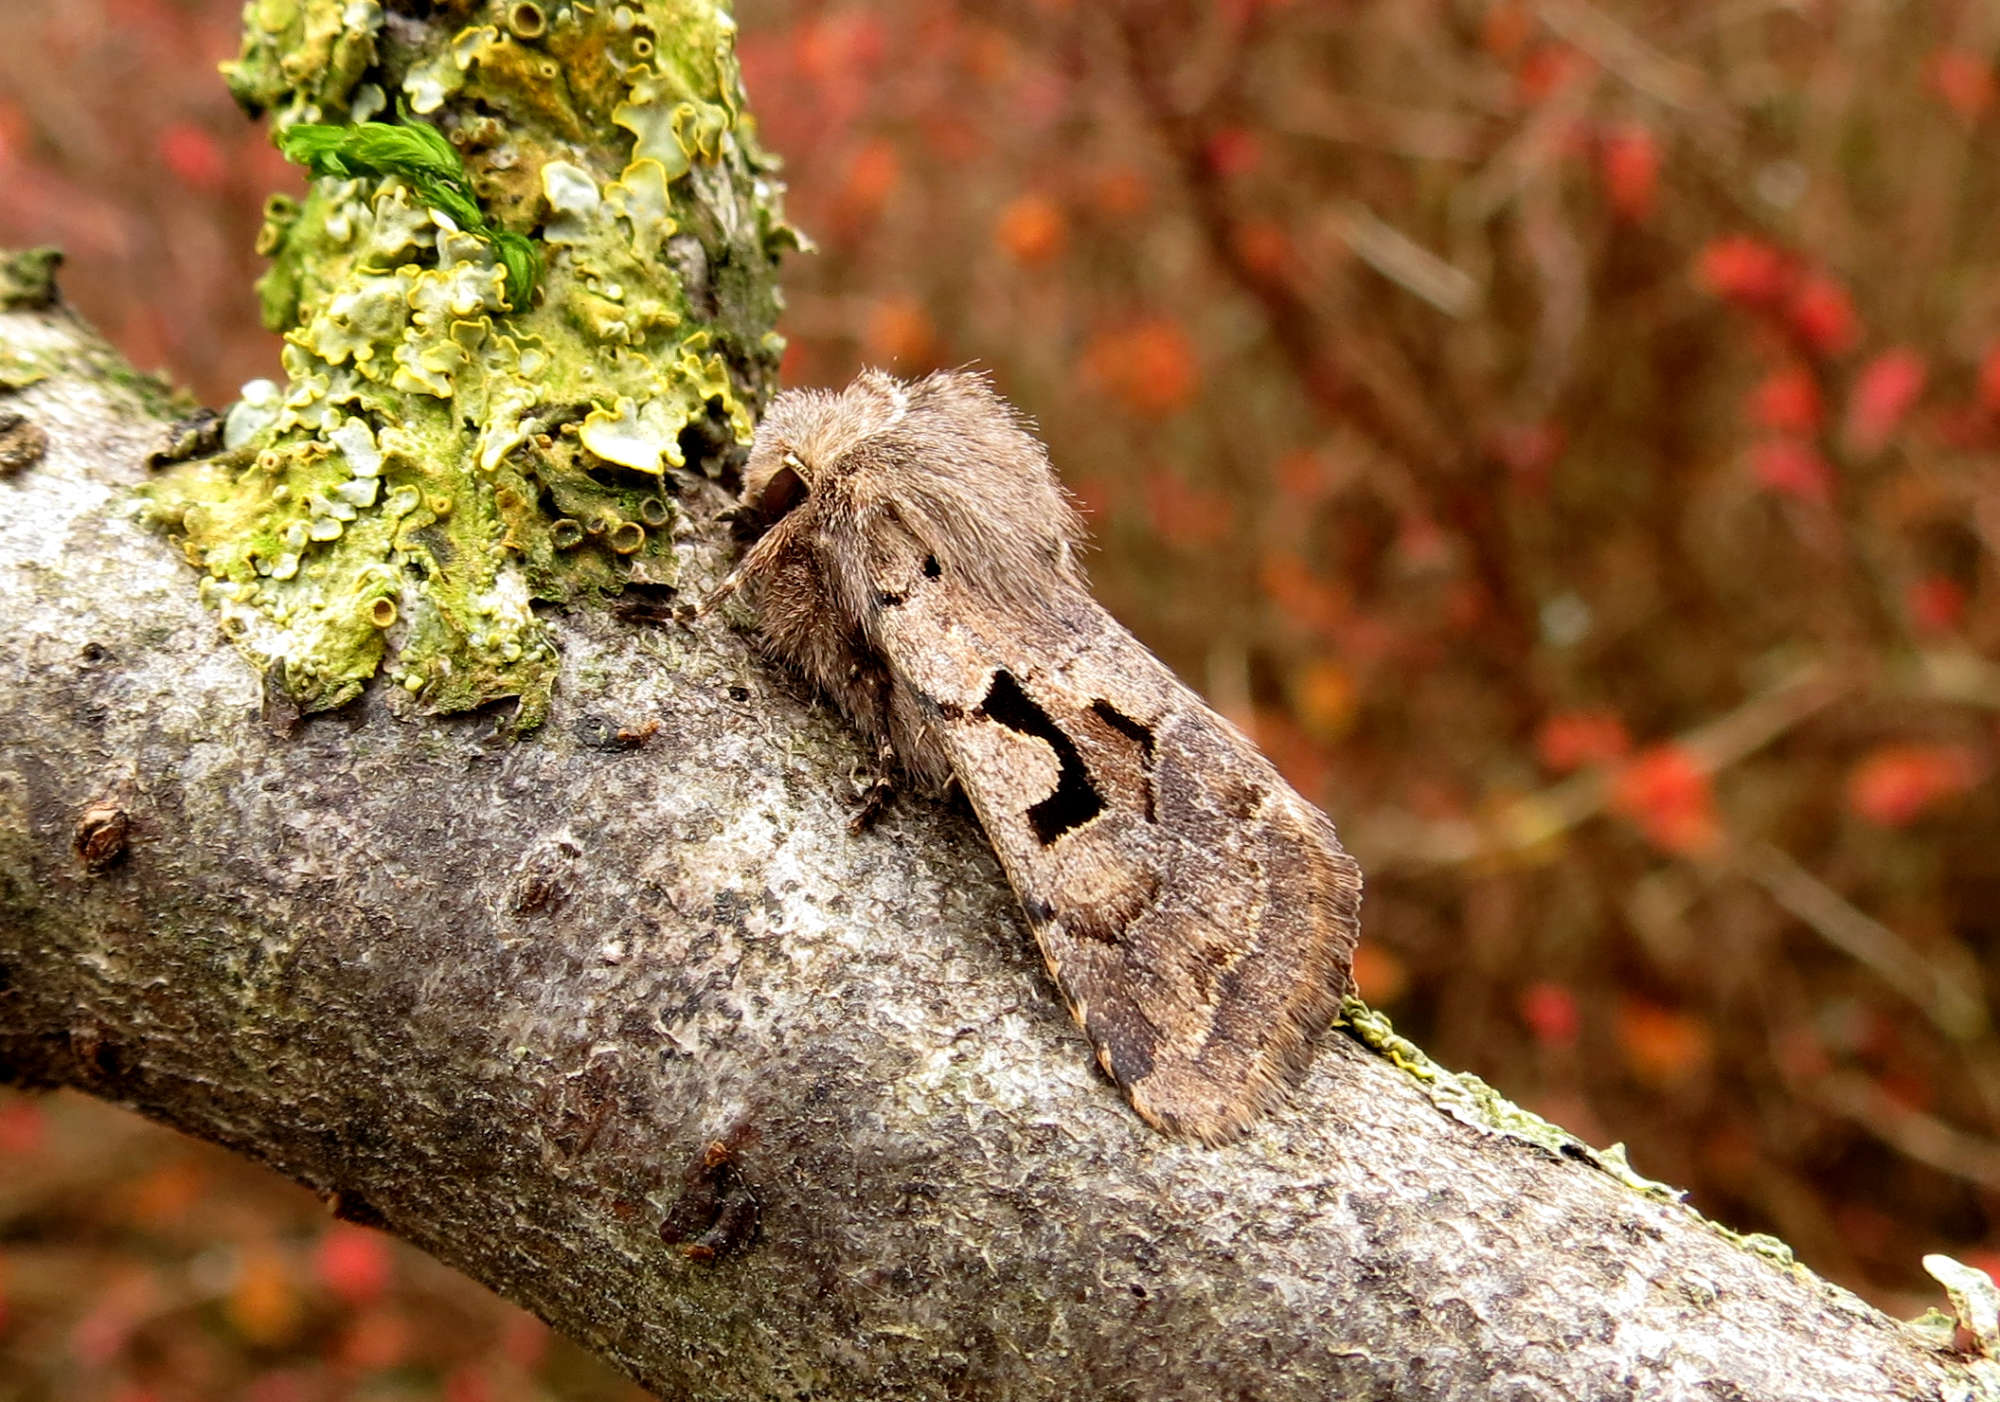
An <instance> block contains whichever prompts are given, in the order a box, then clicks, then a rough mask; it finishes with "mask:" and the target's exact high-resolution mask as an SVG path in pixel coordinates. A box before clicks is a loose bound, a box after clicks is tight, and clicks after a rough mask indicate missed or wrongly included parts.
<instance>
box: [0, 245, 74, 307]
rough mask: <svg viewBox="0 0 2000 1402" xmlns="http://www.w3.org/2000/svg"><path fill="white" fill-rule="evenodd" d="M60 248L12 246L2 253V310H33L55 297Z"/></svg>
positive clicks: (49, 302) (0, 257)
mask: <svg viewBox="0 0 2000 1402" xmlns="http://www.w3.org/2000/svg"><path fill="white" fill-rule="evenodd" d="M62 260H63V256H62V250H61V249H59V248H22V249H10V250H7V251H6V252H5V253H4V254H0V311H32V310H34V309H36V308H38V307H46V306H49V305H51V304H52V303H53V302H54V301H55V299H56V269H57V268H59V267H61V266H62Z"/></svg>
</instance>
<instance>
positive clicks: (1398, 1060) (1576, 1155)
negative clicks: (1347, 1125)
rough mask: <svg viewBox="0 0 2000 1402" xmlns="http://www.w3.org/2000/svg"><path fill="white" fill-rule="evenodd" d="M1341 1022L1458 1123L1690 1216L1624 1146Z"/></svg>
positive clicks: (1385, 1021) (1781, 1250)
mask: <svg viewBox="0 0 2000 1402" xmlns="http://www.w3.org/2000/svg"><path fill="white" fill-rule="evenodd" d="M1340 1019H1341V1025H1343V1026H1344V1027H1345V1028H1346V1029H1347V1031H1348V1032H1349V1033H1350V1034H1351V1035H1352V1036H1353V1037H1354V1039H1355V1040H1356V1041H1358V1042H1360V1043H1361V1044H1362V1045H1363V1046H1365V1047H1367V1048H1368V1049H1369V1050H1371V1051H1373V1052H1374V1053H1375V1054H1376V1055H1378V1056H1380V1057H1382V1058H1383V1059H1384V1060H1385V1061H1388V1062H1389V1063H1390V1064H1392V1065H1393V1066H1395V1067H1396V1068H1397V1069H1398V1070H1400V1071H1402V1072H1404V1073H1405V1074H1406V1075H1408V1076H1409V1077H1410V1078H1411V1079H1412V1080H1414V1081H1416V1082H1417V1083H1418V1085H1420V1086H1421V1087H1422V1088H1423V1091H1424V1094H1425V1095H1427V1096H1428V1097H1429V1098H1430V1100H1431V1102H1432V1103H1433V1104H1435V1105H1436V1106H1437V1107H1438V1108H1439V1109H1440V1110H1442V1111H1444V1112H1445V1113H1446V1114H1447V1115H1449V1116H1451V1117H1452V1118H1453V1119H1455V1120H1457V1121H1458V1122H1459V1123H1461V1124H1465V1125H1470V1126H1471V1127H1472V1128H1474V1129H1477V1130H1479V1131H1481V1132H1482V1133H1486V1134H1498V1135H1501V1136H1503V1137H1505V1138H1508V1139H1517V1140H1520V1141H1522V1142H1524V1143H1528V1144H1533V1145H1535V1146H1536V1147H1537V1148H1539V1149H1543V1150H1546V1151H1547V1152H1549V1153H1551V1154H1554V1155H1556V1156H1558V1157H1560V1158H1566V1159H1575V1160H1578V1161H1579V1162H1582V1163H1586V1164H1589V1165H1590V1166H1592V1167H1593V1168H1596V1169H1599V1170H1601V1171H1602V1172H1605V1173H1608V1174H1610V1175H1611V1176H1612V1177H1613V1178H1615V1179H1617V1180H1618V1182H1620V1183H1622V1184H1623V1185H1624V1186H1625V1187H1627V1188H1629V1189H1631V1190H1632V1191H1633V1192H1636V1193H1639V1194H1641V1195H1643V1196H1645V1197H1649V1198H1652V1199H1654V1200H1656V1201H1659V1202H1664V1203H1671V1204H1674V1205H1675V1206H1678V1207H1679V1208H1681V1209H1682V1210H1684V1211H1687V1212H1690V1213H1694V1209H1693V1208H1692V1207H1689V1206H1688V1205H1687V1201H1686V1198H1687V1194H1686V1192H1685V1191H1684V1190H1683V1189H1680V1188H1676V1187H1673V1186H1672V1185H1671V1184H1667V1183H1661V1182H1658V1181H1657V1180H1655V1179H1651V1178H1647V1177H1646V1176H1645V1175H1643V1174H1641V1173H1639V1172H1638V1171H1636V1170H1635V1169H1634V1168H1633V1167H1632V1164H1631V1162H1630V1160H1629V1159H1628V1158H1627V1157H1626V1153H1625V1146H1624V1145H1623V1144H1613V1145H1612V1146H1611V1147H1610V1148H1608V1149H1599V1148H1597V1147H1595V1146H1594V1145H1591V1144H1587V1143H1585V1142H1584V1141H1583V1140H1581V1139H1578V1138H1577V1137H1576V1136H1575V1135H1573V1134H1571V1133H1570V1132H1569V1131H1568V1130H1566V1129H1564V1128H1562V1126H1560V1125H1556V1124H1551V1123H1550V1122H1549V1121H1547V1120H1545V1119H1543V1118H1542V1117H1541V1116H1540V1115H1537V1114H1535V1113H1534V1112H1533V1111H1530V1110H1524V1109H1522V1108H1521V1107H1520V1106H1518V1105H1516V1104H1514V1103H1513V1102H1512V1101H1511V1100H1508V1099H1507V1098H1506V1097H1505V1096H1503V1095H1501V1094H1500V1093H1499V1092H1498V1091H1496V1090H1494V1089H1493V1087H1491V1086H1489V1085H1487V1084H1486V1082H1484V1081H1482V1080H1481V1079H1480V1078H1479V1077H1477V1076H1474V1075H1471V1074H1469V1073H1467V1072H1464V1071H1450V1070H1447V1069H1446V1068H1444V1067H1442V1066H1440V1065H1438V1064H1437V1063H1436V1062H1435V1061H1432V1060H1431V1058H1430V1057H1429V1055H1427V1054H1426V1053H1425V1052H1424V1050H1423V1048H1421V1047H1419V1046H1418V1045H1417V1044H1416V1043H1415V1042H1412V1041H1411V1040H1410V1039H1409V1038H1407V1037H1404V1036H1402V1035H1401V1034H1399V1033H1398V1032H1397V1031H1396V1029H1395V1027H1394V1026H1393V1025H1392V1024H1391V1023H1390V1021H1389V1018H1388V1017H1387V1015H1385V1014H1383V1013H1380V1012H1378V1011H1376V1010H1375V1009H1374V1008H1371V1007H1369V1006H1368V1005H1367V1004H1366V1003H1364V1002H1362V1001H1361V1000H1360V999H1359V998H1353V997H1349V998H1347V999H1344V1000H1343V1001H1342V1003H1341V1008H1340ZM1694 1215H1695V1217H1696V1218H1697V1220H1699V1221H1700V1222H1701V1223H1702V1224H1703V1225H1704V1226H1706V1227H1708V1228H1709V1229H1710V1230H1711V1231H1713V1232H1716V1233H1717V1234H1719V1235H1721V1236H1723V1237H1725V1238H1726V1239H1728V1240H1729V1241H1732V1242H1734V1243H1735V1244H1736V1245H1738V1246H1740V1247H1742V1248H1743V1249H1744V1250H1746V1251H1749V1252H1751V1253H1752V1254H1753V1255H1757V1256H1761V1257H1763V1258H1764V1259H1765V1260H1767V1261H1769V1262H1770V1263H1771V1264H1772V1265H1774V1266H1777V1267H1779V1268H1780V1269H1782V1270H1785V1271H1788V1272H1791V1273H1794V1274H1798V1275H1801V1276H1806V1277H1809V1278H1811V1279H1813V1280H1814V1281H1816V1282H1817V1284H1818V1285H1819V1286H1820V1287H1821V1288H1822V1289H1825V1290H1827V1291H1830V1292H1833V1293H1836V1294H1840V1295H1843V1296H1845V1295H1846V1292H1845V1291H1842V1290H1841V1289H1840V1287H1838V1286H1836V1285H1832V1284H1829V1283H1828V1282H1826V1281H1823V1280H1819V1279H1818V1277H1816V1276H1812V1275H1811V1272H1809V1271H1807V1270H1806V1268H1805V1267H1804V1266H1802V1265H1800V1264H1799V1262H1798V1258H1797V1257H1796V1256H1795V1255H1794V1254H1793V1252H1792V1248H1791V1247H1789V1246H1787V1245H1786V1244H1785V1243H1784V1242H1782V1241H1780V1240H1778V1238H1776V1237H1773V1236H1767V1235H1765V1234H1763V1233H1761V1232H1736V1231H1731V1230H1730V1229H1729V1228H1728V1227H1725V1226H1723V1225H1721V1224H1720V1223H1718V1222H1715V1221H1712V1220H1710V1219H1709V1218H1707V1217H1703V1216H1701V1214H1699V1213H1694ZM1849 1298H1851V1297H1849Z"/></svg>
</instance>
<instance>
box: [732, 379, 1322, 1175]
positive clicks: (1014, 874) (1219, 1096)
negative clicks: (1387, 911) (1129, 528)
mask: <svg viewBox="0 0 2000 1402" xmlns="http://www.w3.org/2000/svg"><path fill="white" fill-rule="evenodd" d="M743 504H744V506H745V508H746V509H747V510H748V511H749V512H750V513H751V514H752V515H753V516H755V517H756V518H758V519H759V520H761V521H762V522H764V523H766V524H767V527H768V528H767V529H766V531H765V533H764V535H763V537H762V538H761V539H760V540H759V541H758V542H757V544H756V545H755V546H753V547H752V548H751V550H750V551H749V553H748V554H747V555H746V556H745V558H744V560H743V563H742V565H741V566H740V567H739V569H738V570H737V572H736V575H735V576H734V577H733V582H734V583H738V584H740V586H741V587H742V588H743V589H744V591H745V593H746V595H747V597H748V599H749V601H750V603H751V605H752V607H753V608H754V609H755V610H756V613H757V616H758V622H759V626H760V628H761V630H762V632H763V635H764V637H765V639H766V641H767V643H768V645H769V647H770V648H771V650H772V651H773V652H774V653H775V654H776V655H777V656H779V657H780V658H782V659H784V660H785V661H786V662H788V663H790V664H792V665H793V666H796V667H798V668H799V669H800V670H801V671H803V672H804V673H805V674H806V675H807V676H808V677H810V678H811V679H812V680H813V681H814V682H815V683H816V684H817V685H818V686H820V687H821V688H822V689H823V690H824V691H826V693H827V694H828V695H829V696H831V697H832V698H833V699H834V700H835V701H836V702H837V703H838V704H839V706H840V708H841V709H842V710H843V711H844V712H846V714H847V715H848V716H849V717H850V718H851V719H852V720H853V721H854V723H855V724H856V725H857V726H859V727H860V728H861V730H862V731H863V733H864V734H866V735H867V736H868V737H869V738H870V739H871V740H872V741H873V742H874V743H875V744H876V746H877V748H878V750H879V751H880V752H881V754H882V757H883V759H884V761H885V762H888V761H889V760H891V759H892V758H893V760H894V761H895V762H897V763H899V764H900V765H901V767H902V768H903V769H904V770H905V771H906V772H907V773H908V774H909V775H910V776H911V777H912V778H914V779H915V780H916V781H917V782H918V783H920V784H922V785H924V786H926V787H930V788H933V789H941V788H942V787H944V786H945V785H946V784H948V783H951V782H956V783H957V784H958V786H959V787H960V788H961V789H962V790H964V792H965V795H966V797H967V798H968V799H969V800H970V801H971V803H972V806H973V809H974V810H975V811H976V812H977V813H978V815H979V819H980V822H981V824H982V825H983V826H984V827H985V829H986V834H987V837H988V839H989V840H990V841H991V842H992V844H993V847H994V851H995V852H996V853H997V854H998V856H999V858H1000V861H1001V864H1002V866H1004V867H1005V868H1006V871H1007V875H1008V878H1009V880H1010V881H1011V882H1012V883H1013V886H1014V890H1015V893H1016V894H1017V895H1018V896H1019V897H1020V899H1021V904H1022V907H1023V910H1024V911H1025V913H1026V915H1027V918H1028V923H1029V926H1030V928H1031V929H1032V930H1033V931H1034V934H1035V938H1036V941H1037V943H1038V944H1039V945H1040V946H1041V950H1042V954H1043V956H1044V958H1045V959H1046V961H1047V963H1048V966H1049V970H1050V972H1051V974H1052V975H1053V976H1054V978H1055V982H1056V986H1057V988H1058V989H1059V990H1060V991H1061V993H1062V995H1063V998H1064V1000H1065V1001H1066V1002H1067V1003H1068V1004H1069V1007H1070V1010H1071V1012H1072V1013H1073V1014H1075V1016H1076V1019H1077V1021H1078V1022H1079V1023H1081V1024H1082V1026H1083V1028H1084V1030H1085V1032H1086V1033H1087V1034H1088V1035H1089V1037H1090V1040H1091V1042H1092V1044H1093V1045H1094V1046H1095V1048H1096V1051H1097V1059H1098V1061H1099V1063H1100V1064H1101V1065H1102V1066H1103V1067H1104V1069H1105V1071H1106V1072H1108V1073H1109V1074H1110V1076H1111V1078H1112V1079H1113V1080H1114V1081H1116V1082H1117V1083H1118V1084H1119V1086H1120V1087H1122V1088H1123V1089H1124V1091H1125V1093H1126V1094H1127V1096H1129V1097H1130V1099H1131V1101H1132V1103H1133V1105H1134V1107H1135V1108H1136V1109H1137V1110H1138V1112H1139V1113H1140V1115H1141V1116H1142V1117H1144V1118H1145V1119H1146V1120H1147V1121H1148V1123H1150V1124H1153V1125H1154V1126H1156V1127H1158V1128H1160V1129H1162V1130H1164V1131H1166V1132H1168V1133H1171V1134H1176V1135H1183V1136H1188V1137H1192V1138H1197V1139H1200V1140H1203V1141H1205V1142H1209V1143H1219V1142H1222V1141H1224V1140H1227V1139H1231V1138H1234V1137H1235V1136H1236V1135H1238V1134H1240V1133H1242V1132H1243V1131H1244V1130H1245V1129H1246V1128H1247V1127H1248V1126H1249V1125H1250V1123H1251V1122H1252V1121H1254V1120H1255V1119H1256V1118H1257V1117H1258V1116H1259V1115H1260V1114H1262V1113H1263V1112H1264V1111H1266V1110H1268V1109H1270V1108H1271V1107H1272V1106H1273V1105H1275V1104H1276V1103H1277V1102H1278V1101H1279V1100H1280V1099H1282V1097H1283V1095H1284V1092H1285V1091H1286V1089H1287V1088H1288V1087H1289V1086H1290V1085H1292V1084H1293V1083H1295V1082H1296V1080H1297V1079H1298V1077H1299V1076H1300V1075H1301V1074H1303V1072H1304V1069H1305V1067H1306V1065H1307V1063H1308V1062H1309V1061H1310V1059H1311V1056H1312V1050H1313V1042H1314V1039H1315V1038H1316V1037H1317V1036H1318V1035H1319V1034H1320V1033H1321V1032H1322V1031H1323V1030H1324V1029H1325V1027H1326V1025H1327V1024H1328V1022H1329V1021H1330V1020H1331V1019H1332V1017H1333V1014H1334V1012H1335V1010H1336V1009H1337V1008H1338V1006H1339V1002H1340V999H1341V997H1342V995H1343V994H1345V993H1346V991H1347V989H1348V987H1349V972H1348V969H1349V963H1350V960H1351V958H1352V955H1353V949H1354V942H1355V935H1356V916H1357V911H1358V907H1359V902H1360V892H1361V878H1360V872H1359V870H1358V869H1357V868H1356V867H1355V865H1354V862H1353V860H1352V859H1351V858H1349V857H1348V856H1347V854H1346V853H1345V852H1344V851H1342V849H1341V846H1340V843H1339V841H1338V839H1337V838H1336V837H1335V836H1334V831H1333V826H1332V824H1331V823H1329V822H1328V821H1327V820H1326V818H1325V817H1324V816H1323V815H1322V814H1320V812H1319V811H1318V810H1317V809H1315V808H1314V807H1312V805H1311V804H1309V803H1307V802H1306V801H1305V800H1304V799H1302V798H1300V797H1299V796H1298V795H1297V794H1296V793H1294V792H1293V791H1292V790H1291V789H1290V788H1289V787H1288V786H1287V785H1286V784H1285V782H1284V781H1283V780H1282V779H1281V778H1280V777H1279V776H1278V774H1277V771H1276V770H1275V769H1273V768H1272V766H1271V765H1270V763H1269V762H1268V761H1267V760H1265V759H1264V757H1263V756H1262V755H1260V754H1259V753H1258V752H1257V750H1256V748H1255V747H1254V746H1253V745H1251V743H1250V742H1249V741H1248V740H1247V739H1246V738H1244V736H1243V735H1242V734H1241V733H1239V732H1238V731H1237V730H1236V729H1235V728H1234V727H1233V726H1231V725H1230V724H1229V723H1228V722H1227V721H1226V720H1224V719H1223V718H1222V717H1221V716H1219V715H1217V714H1216V713H1215V712H1214V711H1212V710H1210V709H1209V708H1208V707H1207V706H1206V705H1204V704H1203V703H1202V701H1201V700H1200V698H1199V697H1197V696H1195V695H1194V693H1193V692H1191V691H1189V690H1188V689H1187V688H1186V687H1185V686H1183V685H1182V684H1181V683H1180V682H1179V681H1178V680H1177V679H1176V678H1175V677H1174V676H1173V674H1172V673H1171V672H1169V671H1168V670H1167V668H1166V667H1165V665H1164V664H1162V663H1161V662H1160V661H1159V660H1158V659H1157V658H1155V657H1154V656H1153V655H1152V654H1151V653H1150V652H1148V651H1147V650H1146V649H1145V648H1144V647H1143V646H1141V645H1140V644H1139V643H1138V642H1137V641H1136V640H1135V639H1134V638H1133V637H1132V636H1131V634H1129V633H1127V632H1126V631H1125V630H1124V629H1123V628H1122V627H1120V626H1119V624H1118V623H1117V621H1116V620H1114V619H1113V618H1112V617H1111V616H1110V615H1109V614H1107V613H1106V612H1105V611H1104V610H1103V609H1102V608H1101V607H1100V606H1099V605H1098V604H1097V602H1096V600H1095V599H1093V598H1092V597H1091V595H1090V593H1089V590H1088V587H1087V585H1086V584H1085V581H1084V576H1083V572H1082V569H1081V567H1080V566H1079V564H1078V561H1077V550H1078V546H1079V544H1080V542H1081V537H1082V530H1081V525H1080V523H1079V521H1078V519H1077V516H1076V513H1075V511H1074V509H1073V508H1072V507H1071V505H1070V503H1069V500H1068V498H1067V496H1066V495H1065V494H1064V492H1063V489H1062V486H1061V484H1060V483H1059V482H1058V481H1057V479H1056V475H1055V472H1054V470H1053V468H1051V466H1050V465H1049V460H1048V455H1047V454H1046V452H1044V451H1043V448H1042V446H1041V444H1040V443H1039V442H1037V441H1036V439H1035V438H1034V436H1033V435H1032V434H1031V433H1030V431H1029V428H1028V425H1027V423H1026V421H1025V420H1024V419H1023V418H1022V417H1021V416H1020V415H1019V414H1018V413H1017V412H1016V411H1015V410H1014V409H1013V408H1012V407H1011V406H1009V405H1008V404H1007V402H1006V401H1005V400H1003V399H1001V398H1000V397H999V395H997V394H996V393H994V391H993V389H992V387H991V386H990V385H989V384H988V383H987V382H986V380H985V379H984V378H982V377H980V376H978V375H973V374H967V373H963V372H958V373H946V374H936V375H931V376H928V377H927V378H925V379H922V380H917V381H914V382H906V381H902V380H898V379H895V378H894V377H892V376H889V375H886V374H883V373H881V372H880V371H868V372H865V373H863V374H862V375H861V376H860V377H859V378H858V379H856V380H855V381H854V383H853V384H851V385H850V386H848V388H847V389H845V390H843V391H841V392H840V393H838V394H832V393H826V392H822V391H793V392H790V393H787V394H782V395H780V396H779V397H778V398H777V399H776V400H775V401H774V402H773V403H772V405H771V407H770V409H769V411H768V412H767V413H766V414H765V416H764V420H763V423H762V424H761V426H760V427H759V428H758V431H757V438H756V443H755V445H754V446H753V447H752V449H751V453H750V460H749V463H748V465H747V466H746V468H745V471H744V491H743Z"/></svg>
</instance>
